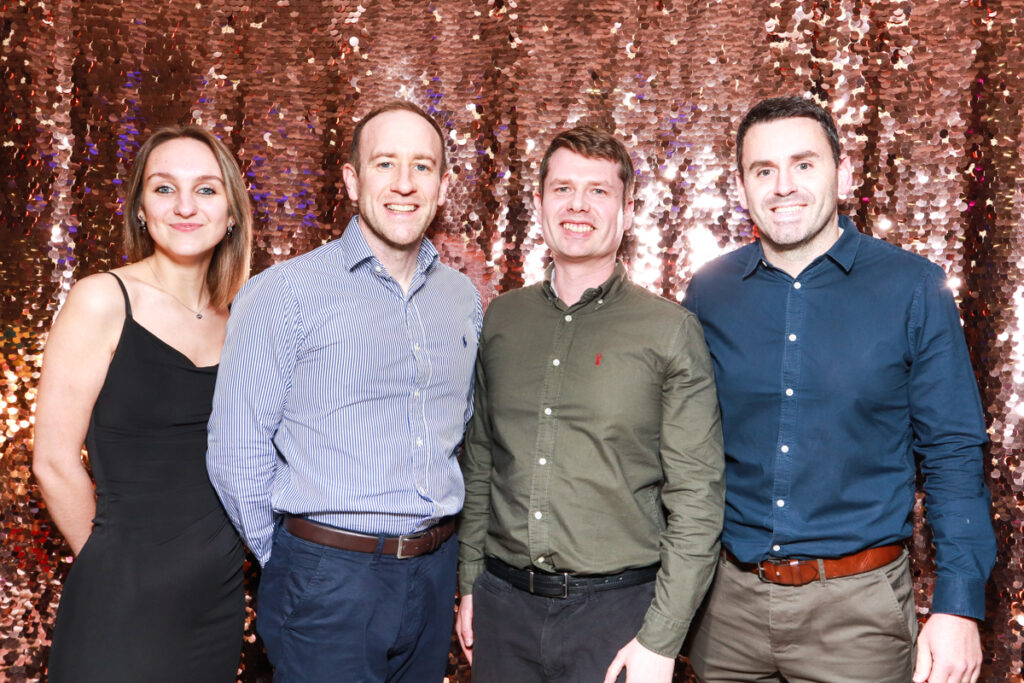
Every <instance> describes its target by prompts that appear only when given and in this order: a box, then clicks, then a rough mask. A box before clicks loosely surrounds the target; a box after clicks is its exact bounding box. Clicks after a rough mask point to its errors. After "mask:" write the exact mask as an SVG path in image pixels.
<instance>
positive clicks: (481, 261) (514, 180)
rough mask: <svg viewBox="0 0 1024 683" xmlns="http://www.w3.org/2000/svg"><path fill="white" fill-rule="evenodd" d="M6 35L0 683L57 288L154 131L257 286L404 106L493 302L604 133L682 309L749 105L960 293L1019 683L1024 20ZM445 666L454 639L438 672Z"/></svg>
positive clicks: (356, 21) (693, 21)
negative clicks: (241, 174)
mask: <svg viewBox="0 0 1024 683" xmlns="http://www.w3.org/2000/svg"><path fill="white" fill-rule="evenodd" d="M0 19H2V23H0V76H2V80H3V85H2V108H3V109H2V111H3V113H2V118H0V123H2V126H3V134H2V150H0V171H2V172H0V182H2V183H3V190H2V193H0V230H2V232H0V258H2V263H0V310H2V320H3V327H2V337H0V372H2V376H0V399H2V402H3V403H2V407H3V414H2V415H0V534H2V538H3V543H2V546H0V672H2V673H0V678H4V679H6V680H10V681H36V680H41V679H42V678H43V671H44V667H45V661H46V654H47V649H48V645H49V640H48V639H49V629H50V625H51V623H52V621H53V616H54V613H55V610H56V606H57V602H58V599H59V597H60V589H61V583H62V580H63V578H64V576H65V575H66V572H67V569H68V566H69V564H70V561H71V558H70V553H69V551H68V548H67V546H66V545H65V544H64V543H63V541H62V540H61V537H60V535H59V534H58V533H57V532H56V530H55V529H54V527H53V526H52V524H51V523H50V521H49V519H48V517H47V514H46V511H45V510H44V509H42V505H41V503H40V500H39V496H38V491H37V489H36V488H35V485H34V483H33V481H32V478H31V476H30V468H29V456H30V452H31V443H32V442H31V433H32V407H33V404H34V400H35V390H36V383H37V379H38V376H39V375H38V372H39V362H40V352H41V350H42V347H43V342H44V340H45V333H46V329H47V328H48V326H49V324H50V321H51V319H52V317H53V314H54V312H55V311H56V310H57V309H58V307H59V306H60V304H61V302H62V301H63V298H64V295H65V294H66V292H67V289H68V287H69V286H70V285H71V283H72V282H74V281H75V279H77V278H79V277H82V276H83V275H85V274H88V273H92V272H96V271H100V270H103V269H106V268H110V267H112V266H114V265H116V264H118V263H119V262H121V261H122V258H123V257H122V255H121V252H120V250H119V246H118V245H119V237H120V230H119V228H118V225H119V224H120V213H121V203H122V201H123V198H124V197H123V193H124V185H123V183H124V181H125V179H126V174H127V171H128V168H129V165H130V162H131V159H132V157H133V155H134V154H135V151H136V150H137V148H138V146H139V144H140V142H141V141H142V140H143V139H144V138H145V137H146V135H147V134H148V132H150V131H152V130H153V129H155V128H156V127H158V126H161V125H164V124H170V123H179V124H180V123H188V122H195V123H199V124H201V125H204V126H207V127H209V128H212V129H213V130H214V131H216V132H217V133H218V134H219V135H220V136H221V137H222V138H223V139H224V140H225V141H226V142H227V143H228V145H229V146H230V147H232V148H233V149H234V150H236V151H237V154H238V156H239V158H240V159H241V161H242V165H243V169H244V171H245V173H246V176H247V178H248V180H249V182H250V187H251V193H252V198H253V200H254V205H255V209H256V215H257V222H256V228H257V235H258V236H257V240H256V254H255V270H257V271H258V270H261V269H263V268H265V267H266V266H268V265H270V264H271V263H274V262H276V261H279V260H281V259H285V258H288V257H290V256H294V255H297V254H301V253H303V252H305V251H307V250H309V249H311V248H313V247H315V246H317V245H319V244H321V243H322V242H323V241H324V240H328V239H331V238H332V237H335V236H337V234H338V232H339V230H340V228H341V227H343V226H344V224H345V221H346V219H347V217H348V216H349V215H350V212H351V210H352V209H351V206H350V205H349V203H348V202H347V200H346V198H345V196H344V193H343V187H342V182H341V164H342V163H343V160H344V157H345V152H346V144H347V141H348V139H349V135H350V133H351V130H352V127H353V122H354V120H356V119H357V118H358V117H359V116H360V115H362V114H364V113H365V112H366V111H368V110H369V109H370V108H371V107H373V106H374V105H376V104H379V103H380V102H382V101H384V100H387V99H390V98H394V97H404V98H408V99H411V100H413V101H415V102H418V103H419V104H421V105H422V106H424V107H426V108H427V109H429V110H430V111H431V112H432V113H433V114H434V115H435V116H436V117H437V119H438V120H439V121H440V122H441V123H442V126H443V128H444V129H445V131H446V132H447V134H448V138H447V140H446V143H447V146H448V149H449V151H450V153H451V155H452V160H453V172H454V174H455V189H454V193H453V195H452V196H451V198H450V202H449V204H448V206H447V207H446V208H445V211H444V215H443V217H442V218H441V219H440V220H439V221H438V224H437V225H436V227H435V228H434V232H433V239H434V241H435V243H436V244H437V246H438V247H439V250H440V251H441V254H442V258H443V259H444V260H445V261H446V262H448V263H450V264H452V265H454V266H455V267H457V268H460V269H462V270H463V271H465V272H466V273H467V274H468V275H469V276H470V277H471V278H473V280H474V282H475V283H476V284H477V286H478V287H479V288H480V291H481V292H482V294H483V295H484V298H485V300H490V299H491V298H492V297H493V296H494V295H495V294H496V293H498V292H501V291H504V290H507V289H510V288H513V287H518V286H520V285H522V284H523V283H524V282H530V281H534V280H535V279H536V278H537V277H538V273H539V269H540V267H541V265H542V261H543V253H544V252H543V248H542V247H541V245H540V244H539V238H538V229H537V226H536V222H535V217H534V215H533V209H532V206H531V202H530V195H531V193H532V191H533V189H534V187H535V184H536V175H537V164H538V162H539V157H540V154H541V152H542V151H543V149H544V146H545V144H546V142H547V141H548V139H549V138H550V137H551V135H552V134H553V133H555V132H556V131H558V130H559V129H562V128H565V127H566V126H569V125H572V124H575V123H577V122H580V121H587V122H594V123H599V124H602V125H605V126H609V127H614V128H615V130H616V131H618V132H619V134H620V135H622V136H623V137H624V138H625V140H626V141H627V143H628V145H629V147H630V150H631V152H632V154H633V158H634V160H635V162H636V166H637V170H638V174H639V175H638V187H637V198H638V200H637V209H638V211H637V221H636V224H637V227H636V229H635V230H634V232H633V234H632V236H631V237H630V238H629V240H628V242H627V245H626V247H625V249H624V256H625V258H626V260H627V261H628V262H629V263H630V266H631V269H632V272H633V274H634V277H635V278H636V279H637V280H638V281H640V282H642V283H643V284H644V285H646V286H648V287H650V288H651V289H653V290H654V291H657V292H660V293H661V294H663V295H665V296H668V297H679V295H680V293H681V291H682V290H683V288H684V287H685V284H686V282H687V280H688V278H689V277H690V275H691V273H693V271H694V270H695V269H696V268H697V267H699V266H700V265H701V264H702V263H704V262H705V261H707V260H708V259H710V258H712V257H714V256H716V255H718V254H720V253H722V252H724V251H727V250H729V249H732V248H734V247H735V246H737V245H739V244H742V243H744V242H746V241H748V240H749V239H750V238H751V232H752V230H751V226H750V224H749V222H748V221H747V218H746V215H745V214H744V213H743V212H742V211H741V210H740V209H739V207H738V204H737V201H736V191H735V189H734V187H733V186H732V184H731V182H730V177H729V174H730V167H731V164H732V163H733V161H732V154H733V143H732V137H733V134H734V131H735V127H736V125H737V123H738V121H739V118H740V117H741V116H742V114H743V113H744V112H745V110H746V109H747V108H748V107H749V106H750V105H751V104H752V103H753V102H755V101H756V100H758V99H760V98H762V97H765V96H769V95H774V94H779V93H810V94H811V95H813V96H814V97H815V98H816V99H818V100H819V101H820V102H822V103H823V104H825V105H826V106H828V107H829V108H830V109H831V110H832V112H833V113H834V115H835V116H836V119H837V121H838V122H839V124H840V127H841V133H842V141H843V143H844V145H845V148H846V150H847V151H848V152H849V153H850V155H851V156H852V157H853V160H854V167H855V169H856V174H857V180H858V182H859V185H858V187H857V188H856V191H855V196H854V197H852V198H851V199H849V200H848V201H847V202H846V210H847V212H849V213H851V214H853V215H854V217H855V219H856V220H857V221H858V224H859V225H860V227H861V229H862V230H865V231H867V232H870V233H873V234H875V235H877V236H879V237H882V238H884V239H886V240H889V241H891V242H893V243H895V244H899V245H901V246H903V247H905V248H907V249H910V250H912V251H915V252H918V253H921V254H923V255H925V256H927V257H928V258H930V259H932V260H933V261H935V262H937V263H939V264H941V265H942V266H943V267H944V268H945V269H946V271H947V272H948V273H949V276H950V284H951V286H952V288H953V290H954V291H955V292H956V295H957V298H958V301H960V303H961V311H962V314H963V318H964V325H965V331H966V334H967V339H968V342H969V344H970V347H971V352H972V355H973V359H974V363H975V367H976V369H977V373H978V379H979V383H980V386H981V392H982V396H983V401H984V405H985V409H986V413H987V418H988V423H989V425H990V429H989V433H990V436H991V439H992V445H991V447H990V449H989V451H988V452H989V454H990V460H989V464H988V467H987V474H988V477H989V483H990V485H991V487H992V493H993V501H994V503H993V507H992V516H993V519H994V520H995V526H996V531H997V534H998V537H999V542H1000V554H999V560H998V564H997V566H996V569H995V571H994V573H993V576H992V581H991V583H990V586H989V593H988V595H989V599H988V619H987V623H986V625H985V627H984V630H983V634H984V645H985V652H986V667H985V672H984V675H983V679H984V680H986V681H1022V680H1024V679H1022V674H1021V651H1020V646H1021V638H1022V636H1021V632H1022V625H1024V605H1022V598H1021V592H1022V581H1024V571H1022V568H1021V556H1022V550H1021V544H1020V538H1021V536H1020V533H1019V530H1020V525H1021V520H1022V512H1021V505H1022V501H1024V476H1022V475H1021V474H1020V473H1019V472H1018V466H1019V464H1020V457H1021V452H1022V447H1021V438H1022V437H1021V432H1020V430H1019V424H1020V422H1021V420H1022V417H1024V401H1022V396H1021V394H1022V393H1024V392H1022V385H1024V366H1021V364H1020V361H1021V360H1022V356H1024V324H1022V321H1021V317H1022V316H1024V274H1022V270H1024V235H1022V234H1021V231H1020V227H1019V224H1020V222H1021V214H1022V209H1021V207H1022V206H1024V180H1022V176H1024V173H1022V170H1024V169H1022V165H1021V159H1020V156H1021V151H1022V148H1024V135H1022V116H1024V88H1022V86H1024V46H1022V44H1024V0H1004V1H1003V2H999V1H998V0H970V1H969V2H968V1H967V0H963V1H958V0H932V1H923V0H922V1H919V2H910V1H908V0H841V1H840V0H832V1H825V0H819V1H814V0H802V1H801V0H774V1H771V2H769V1H767V0H766V1H764V2H760V1H758V2H749V1H748V0H720V1H714V0H677V1H675V2H671V1H665V2H655V1H653V0H652V1H650V2H648V1H643V0H641V1H637V2H627V1H625V0H621V1H615V0H608V1H607V2H590V3H579V2H565V1H562V0H558V1H550V2H532V1H530V0H437V1H436V2H427V1H422V2H418V1H408V0H407V1H403V0H391V1H382V0H362V4H360V3H359V2H355V1H352V0H319V1H318V0H277V1H269V0H264V1H260V0H249V1H246V0H221V1H215V2H207V1H206V0H189V1H188V2H180V1H177V0H171V1H167V2H161V3H122V2H118V1H115V0H88V1H86V0H82V1H81V2H73V1H71V0H52V1H47V2H42V1H41V0H21V1H18V0H0ZM920 513H921V511H920V510H919V511H918V523H917V527H918V534H917V535H916V536H915V539H916V543H915V547H914V553H913V557H914V561H915V562H914V567H915V573H916V576H917V589H918V597H919V600H918V604H919V605H920V607H919V611H920V613H921V614H922V616H923V615H925V614H926V613H927V607H926V606H927V605H928V595H929V591H930V589H931V585H932V577H933V564H932V560H931V554H930V551H929V541H928V538H929V537H928V534H927V529H925V528H923V527H922V524H921V521H920ZM254 580H255V576H254V575H253V573H252V572H250V584H251V583H253V582H254ZM250 616H251V613H250ZM242 665H243V666H242V669H241V671H240V675H239V679H240V680H242V681H257V680H267V679H268V675H267V666H266V662H265V660H264V659H263V658H262V655H261V654H260V646H259V643H258V641H257V639H256V637H255V635H254V634H253V631H252V620H251V619H250V620H249V624H248V628H247V631H246V646H245V652H244V657H243V662H242ZM679 669H680V673H679V676H678V678H679V680H684V679H685V674H684V673H683V672H682V669H683V667H682V666H680V667H679ZM467 672H468V667H467V666H466V664H465V662H464V660H462V659H461V658H460V657H459V656H458V654H457V649H453V655H452V659H451V667H450V673H451V680H453V681H468V680H469V678H468V673H467Z"/></svg>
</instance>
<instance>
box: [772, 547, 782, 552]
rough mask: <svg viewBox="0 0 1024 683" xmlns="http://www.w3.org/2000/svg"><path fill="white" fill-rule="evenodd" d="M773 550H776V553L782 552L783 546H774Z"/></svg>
mask: <svg viewBox="0 0 1024 683" xmlns="http://www.w3.org/2000/svg"><path fill="white" fill-rule="evenodd" d="M772 550H774V551H775V552H779V551H780V550H782V546H781V545H773V546H772Z"/></svg>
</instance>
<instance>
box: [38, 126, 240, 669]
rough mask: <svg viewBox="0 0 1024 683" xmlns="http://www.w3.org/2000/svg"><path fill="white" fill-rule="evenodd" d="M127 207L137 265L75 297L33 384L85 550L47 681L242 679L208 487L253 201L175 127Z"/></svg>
mask: <svg viewBox="0 0 1024 683" xmlns="http://www.w3.org/2000/svg"><path fill="white" fill-rule="evenodd" d="M124 213H125V251H126V252H127V255H128V258H129V260H130V261H131V264H130V265H127V266H124V267H121V268H117V269H115V270H113V271H111V272H109V273H101V274H98V275H92V276H89V277H86V278H84V279H82V280H81V281H79V282H78V283H77V284H76V285H75V286H74V287H72V289H71V291H70V292H69V293H68V297H67V301H66V302H65V304H64V306H63V308H62V309H61V311H60V314H59V316H58V317H57V319H56V320H55V322H54V324H53V328H52V329H51V331H50V336H49V339H48V341H47V345H46V353H45V356H44V363H43V370H42V376H41V378H40V382H39V396H38V402H37V406H36V434H35V454H34V457H33V471H34V472H35V475H36V478H37V480H38V482H39V486H40V488H41V490H42V493H43V498H44V500H45V501H46V505H47V508H48V509H49V511H50V514H51V516H52V517H53V520H54V522H56V524H57V527H58V528H59V529H60V531H61V533H62V534H64V538H65V539H67V542H68V544H69V545H70V546H71V550H72V551H73V552H74V554H75V555H76V559H75V562H74V565H73V566H72V568H71V572H70V573H69V575H68V578H67V581H66V582H65V584H64V592H63V595H62V597H61V604H60V608H59V610H58V612H57V621H56V624H55V627H54V634H53V647H52V649H51V653H50V662H49V680H50V681H51V682H52V683H63V682H65V681H75V682H76V683H92V682H97V683H98V682H100V681H102V682H103V683H117V682H125V683H127V682H129V681H131V682H132V683H137V682H141V681H147V682H150V683H151V682H153V681H167V682H168V683H171V682H173V683H182V682H184V681H188V682H189V683H196V682H205V681H209V682H210V683H225V682H228V681H234V680H235V674H236V671H237V668H238V660H239V652H240V649H241V643H242V628H243V623H244V615H245V612H244V595H243V590H242V560H243V551H242V545H241V542H240V541H239V538H238V535H237V534H236V532H235V530H234V528H233V527H232V526H231V523H230V522H229V521H228V519H227V516H226V515H225V514H224V511H223V509H222V507H221V505H220V502H219V501H218V499H217V496H216V494H215V492H214V490H213V488H212V486H211V485H210V482H209V479H208V478H207V474H206V462H205V456H206V422H207V419H208V418H209V416H210V407H211V403H212V399H213V388H214V381H215V379H216V374H217V363H218V361H219V358H220V350H221V346H222V345H223V343H224V334H225V325H226V323H227V319H228V303H229V302H230V301H231V299H232V298H233V297H234V295H235V293H236V292H237V291H238V289H239V287H241V285H242V283H243V282H244V281H245V278H246V277H247V275H248V271H249V252H250V249H251V242H252V238H251V233H252V213H251V211H250V207H249V199H248V195H247V193H246V188H245V184H244V182H243V180H242V177H241V174H240V173H239V170H238V165H237V163H236V162H235V160H234V158H233V157H232V155H231V154H230V152H228V150H227V149H226V148H225V147H224V145H223V144H222V143H221V142H220V141H219V140H217V138H215V137H214V136H213V135H212V134H210V133H209V132H207V131H205V130H203V129H201V128H195V127H186V128H165V129H161V130H159V131H157V132H156V133H155V134H154V135H153V136H152V137H150V138H149V140H148V141H147V142H146V143H145V144H144V145H143V146H142V148H141V149H140V150H139V154H138V157H137V158H136V162H135V166H134V167H133V169H132V174H131V179H130V181H129V185H128V194H127V199H126V203H125V211H124ZM83 442H84V443H85V444H86V446H87V449H88V453H89V462H90V465H91V467H92V474H93V478H94V480H95V490H94V488H93V482H92V481H90V478H89V475H88V472H87V471H86V469H85V467H84V466H83V464H82V459H81V452H82V443H83Z"/></svg>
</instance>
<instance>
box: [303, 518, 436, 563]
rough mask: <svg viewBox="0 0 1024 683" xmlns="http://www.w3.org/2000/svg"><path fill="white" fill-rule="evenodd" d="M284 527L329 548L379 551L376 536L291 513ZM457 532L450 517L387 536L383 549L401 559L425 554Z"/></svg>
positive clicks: (307, 539) (383, 551) (387, 553)
mask: <svg viewBox="0 0 1024 683" xmlns="http://www.w3.org/2000/svg"><path fill="white" fill-rule="evenodd" d="M284 528H285V529H287V530H288V533H290V534H291V535H292V536H295V537H296V538H301V539H302V540H303V541H309V542H310V543H319V544H320V545H325V546H327V547H329V548H338V549H339V550H354V551H356V552H360V553H375V552H377V542H378V541H379V537H377V536H370V535H368V534H357V533H354V532H352V531H342V530H341V529H335V528H333V527H329V526H324V525H323V524H317V523H316V522H311V521H309V520H308V519H303V518H302V517H294V516H292V515H287V516H286V517H285V518H284ZM454 532H455V520H454V519H447V520H444V521H442V522H440V523H438V524H435V525H434V526H432V527H430V528H429V529H427V530H426V531H421V532H419V533H416V534H409V535H407V536H387V537H385V538H384V548H383V550H381V552H382V553H383V554H384V555H394V556H395V557H397V558H398V559H400V560H404V559H406V558H409V557H416V556H417V555H426V554H427V553H432V552H434V551H435V550H437V549H438V548H440V547H441V544H442V543H444V542H445V541H447V540H448V539H449V538H451V535H452V534H453V533H454Z"/></svg>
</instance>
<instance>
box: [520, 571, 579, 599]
mask: <svg viewBox="0 0 1024 683" xmlns="http://www.w3.org/2000/svg"><path fill="white" fill-rule="evenodd" d="M526 571H527V572H528V577H529V578H528V579H527V583H528V587H529V589H530V595H536V594H537V592H536V591H535V590H534V589H533V576H534V571H533V568H532V567H531V568H530V569H527V570H526ZM545 597H547V596H545ZM550 597H552V598H558V599H560V600H564V599H566V598H568V597H569V572H562V594H561V595H552V596H550Z"/></svg>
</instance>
